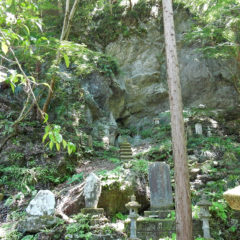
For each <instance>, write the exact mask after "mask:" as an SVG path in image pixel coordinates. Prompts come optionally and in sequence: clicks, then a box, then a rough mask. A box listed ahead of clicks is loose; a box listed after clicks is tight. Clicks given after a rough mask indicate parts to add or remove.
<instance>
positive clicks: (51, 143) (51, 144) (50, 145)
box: [49, 141, 53, 150]
mask: <svg viewBox="0 0 240 240" xmlns="http://www.w3.org/2000/svg"><path fill="white" fill-rule="evenodd" d="M49 147H50V149H51V150H52V148H53V142H52V141H51V142H50V143H49Z"/></svg>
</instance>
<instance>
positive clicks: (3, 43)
mask: <svg viewBox="0 0 240 240" xmlns="http://www.w3.org/2000/svg"><path fill="white" fill-rule="evenodd" d="M2 51H3V53H4V54H5V55H6V54H7V52H8V46H7V44H6V42H2Z"/></svg>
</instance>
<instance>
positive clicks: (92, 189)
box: [84, 173, 102, 208]
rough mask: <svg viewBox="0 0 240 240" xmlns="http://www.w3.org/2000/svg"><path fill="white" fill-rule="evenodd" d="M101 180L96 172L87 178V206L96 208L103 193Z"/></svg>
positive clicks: (85, 188)
mask: <svg viewBox="0 0 240 240" xmlns="http://www.w3.org/2000/svg"><path fill="white" fill-rule="evenodd" d="M101 191H102V187H101V180H100V179H99V178H98V177H97V176H96V175H95V174H94V173H90V174H89V176H88V177H87V178H86V183H85V186H84V196H85V207H86V208H96V207H97V205H98V200H99V197H100V195H101Z"/></svg>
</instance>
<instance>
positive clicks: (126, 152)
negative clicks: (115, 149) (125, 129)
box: [120, 151, 132, 154]
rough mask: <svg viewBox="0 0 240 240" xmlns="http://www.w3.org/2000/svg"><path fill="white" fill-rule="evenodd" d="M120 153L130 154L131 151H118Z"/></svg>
mask: <svg viewBox="0 0 240 240" xmlns="http://www.w3.org/2000/svg"><path fill="white" fill-rule="evenodd" d="M120 154H132V151H120Z"/></svg>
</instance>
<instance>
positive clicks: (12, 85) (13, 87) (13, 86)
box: [10, 82, 15, 93]
mask: <svg viewBox="0 0 240 240" xmlns="http://www.w3.org/2000/svg"><path fill="white" fill-rule="evenodd" d="M10 86H11V89H12V91H13V93H14V91H15V85H14V84H13V83H11V82H10Z"/></svg>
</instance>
